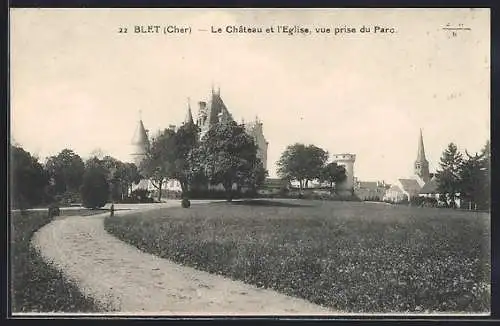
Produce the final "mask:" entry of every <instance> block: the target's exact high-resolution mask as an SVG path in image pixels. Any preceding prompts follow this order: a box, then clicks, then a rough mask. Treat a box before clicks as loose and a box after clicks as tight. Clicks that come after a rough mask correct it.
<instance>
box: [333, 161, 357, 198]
mask: <svg viewBox="0 0 500 326" xmlns="http://www.w3.org/2000/svg"><path fill="white" fill-rule="evenodd" d="M332 161H333V162H335V163H337V164H338V165H342V166H344V168H345V174H346V176H347V178H346V179H345V181H344V182H342V183H341V184H339V187H338V190H339V192H340V193H343V194H346V195H348V194H351V193H352V192H353V191H354V162H355V161H356V155H355V154H348V153H345V154H335V155H333V158H332Z"/></svg>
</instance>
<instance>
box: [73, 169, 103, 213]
mask: <svg viewBox="0 0 500 326" xmlns="http://www.w3.org/2000/svg"><path fill="white" fill-rule="evenodd" d="M80 193H81V196H82V201H83V205H84V206H85V207H87V208H93V209H94V208H99V207H103V206H104V205H106V202H107V200H108V198H109V184H108V181H107V178H106V173H105V172H104V171H103V169H102V168H100V167H99V166H89V167H88V168H87V169H86V171H85V173H84V175H83V183H82V186H81V188H80Z"/></svg>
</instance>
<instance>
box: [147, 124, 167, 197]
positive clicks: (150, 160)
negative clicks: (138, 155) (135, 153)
mask: <svg viewBox="0 0 500 326" xmlns="http://www.w3.org/2000/svg"><path fill="white" fill-rule="evenodd" d="M175 142H176V139H175V130H174V129H173V128H168V129H165V130H164V131H163V132H161V133H159V134H158V135H157V136H156V137H155V138H153V140H152V142H151V146H150V148H149V151H148V153H147V155H146V158H145V159H144V160H143V162H142V163H141V167H140V168H141V170H142V171H143V173H144V176H145V177H146V178H148V179H150V180H151V184H152V185H153V186H154V187H155V188H156V189H158V201H160V200H161V195H162V192H161V189H162V188H163V185H164V183H165V182H166V181H167V180H168V179H170V178H173V177H175V161H176V150H175Z"/></svg>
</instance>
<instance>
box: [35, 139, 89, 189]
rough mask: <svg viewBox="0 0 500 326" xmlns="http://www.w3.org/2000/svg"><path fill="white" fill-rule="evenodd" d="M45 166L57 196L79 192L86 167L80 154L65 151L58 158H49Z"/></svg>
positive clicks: (69, 150)
mask: <svg viewBox="0 0 500 326" xmlns="http://www.w3.org/2000/svg"><path fill="white" fill-rule="evenodd" d="M45 166H46V169H47V171H48V173H49V176H50V178H52V180H53V186H54V192H55V193H56V194H63V193H65V192H68V191H71V192H78V189H79V188H80V185H81V184H82V178H83V173H84V172H85V165H84V163H83V160H82V158H81V157H80V156H79V155H78V154H76V153H75V152H74V151H72V150H71V149H67V148H66V149H63V150H62V151H61V152H60V153H59V154H57V155H56V156H51V157H49V159H48V160H47V162H46V164H45Z"/></svg>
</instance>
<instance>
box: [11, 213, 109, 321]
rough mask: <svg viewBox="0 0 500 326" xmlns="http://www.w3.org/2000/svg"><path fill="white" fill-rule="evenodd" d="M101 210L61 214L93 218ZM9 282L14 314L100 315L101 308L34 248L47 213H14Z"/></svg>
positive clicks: (46, 221) (48, 221)
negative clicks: (34, 241)
mask: <svg viewBox="0 0 500 326" xmlns="http://www.w3.org/2000/svg"><path fill="white" fill-rule="evenodd" d="M98 213H102V211H101V210H94V211H92V210H87V209H82V210H71V211H61V215H65V216H67V215H92V214H98ZM10 220H11V232H10V259H11V260H10V262H11V269H10V280H11V300H12V304H11V309H12V313H19V312H23V313H33V312H72V313H75V312H99V311H102V309H101V308H100V307H99V306H98V305H97V304H96V303H95V302H94V301H93V300H92V299H91V298H87V297H85V296H83V295H82V293H81V292H80V291H79V290H78V287H77V285H76V284H73V283H71V282H69V281H68V280H66V279H65V277H64V275H63V274H62V273H61V272H60V271H58V270H57V269H56V268H55V267H53V266H52V265H50V264H48V263H46V262H45V261H44V260H43V259H42V257H41V256H40V253H39V252H38V251H37V250H36V249H35V248H33V247H32V246H31V244H30V241H31V238H32V237H33V234H34V233H35V232H36V231H37V230H38V229H40V228H41V227H43V226H44V225H46V224H48V223H50V222H51V221H52V218H49V217H48V212H47V210H44V211H26V212H25V213H23V214H21V213H20V212H19V211H15V212H12V213H11V217H10Z"/></svg>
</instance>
